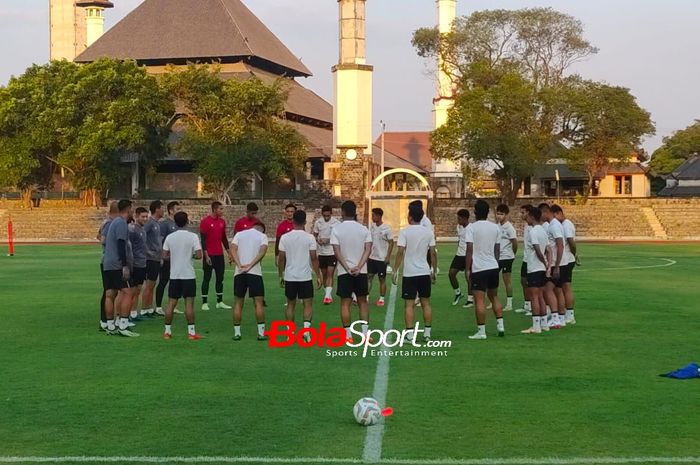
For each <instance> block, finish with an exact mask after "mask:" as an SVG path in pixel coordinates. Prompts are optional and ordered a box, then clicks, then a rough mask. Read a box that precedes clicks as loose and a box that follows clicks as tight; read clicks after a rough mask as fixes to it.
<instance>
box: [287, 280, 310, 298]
mask: <svg viewBox="0 0 700 465" xmlns="http://www.w3.org/2000/svg"><path fill="white" fill-rule="evenodd" d="M284 295H285V297H287V298H288V299H289V300H297V299H301V300H304V299H312V298H313V296H314V282H313V281H285V282H284Z"/></svg>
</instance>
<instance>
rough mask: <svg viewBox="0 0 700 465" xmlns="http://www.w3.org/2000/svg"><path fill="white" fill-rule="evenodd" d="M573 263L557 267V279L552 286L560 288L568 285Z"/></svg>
mask: <svg viewBox="0 0 700 465" xmlns="http://www.w3.org/2000/svg"><path fill="white" fill-rule="evenodd" d="M575 265H576V263H575V262H571V263H568V264H566V265H561V266H560V267H559V279H557V280H554V284H555V285H556V286H557V287H562V286H563V285H564V283H570V282H571V278H572V277H573V276H572V275H573V272H574V266H575Z"/></svg>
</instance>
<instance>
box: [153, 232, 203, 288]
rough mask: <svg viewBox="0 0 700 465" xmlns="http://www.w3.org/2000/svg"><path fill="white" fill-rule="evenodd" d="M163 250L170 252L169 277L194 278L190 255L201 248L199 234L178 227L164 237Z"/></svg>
mask: <svg viewBox="0 0 700 465" xmlns="http://www.w3.org/2000/svg"><path fill="white" fill-rule="evenodd" d="M163 250H166V251H168V252H170V279H195V277H196V275H195V274H194V267H193V266H192V256H193V255H194V254H195V253H196V252H197V251H198V250H202V244H201V243H200V242H199V236H197V235H196V234H195V233H192V232H190V231H186V230H184V229H178V230H177V231H175V232H174V233H171V234H168V237H166V238H165V242H163Z"/></svg>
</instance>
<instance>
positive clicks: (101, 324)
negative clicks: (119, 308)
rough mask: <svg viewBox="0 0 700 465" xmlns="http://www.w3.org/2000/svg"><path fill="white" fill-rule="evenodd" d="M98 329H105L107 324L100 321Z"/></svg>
mask: <svg viewBox="0 0 700 465" xmlns="http://www.w3.org/2000/svg"><path fill="white" fill-rule="evenodd" d="M100 328H102V329H107V322H106V321H100Z"/></svg>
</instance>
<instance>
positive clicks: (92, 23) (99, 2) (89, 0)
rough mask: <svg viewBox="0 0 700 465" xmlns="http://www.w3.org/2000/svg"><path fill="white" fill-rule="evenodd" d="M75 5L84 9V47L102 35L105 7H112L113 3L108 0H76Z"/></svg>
mask: <svg viewBox="0 0 700 465" xmlns="http://www.w3.org/2000/svg"><path fill="white" fill-rule="evenodd" d="M75 5H76V6H77V7H82V8H84V9H85V26H86V29H87V31H86V35H85V44H86V48H87V47H89V46H91V45H92V44H94V43H95V41H96V40H97V39H99V38H100V37H102V34H104V31H105V17H104V11H105V8H114V4H112V2H110V1H108V0H78V1H76V2H75Z"/></svg>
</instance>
